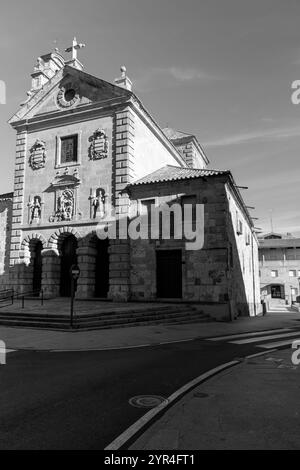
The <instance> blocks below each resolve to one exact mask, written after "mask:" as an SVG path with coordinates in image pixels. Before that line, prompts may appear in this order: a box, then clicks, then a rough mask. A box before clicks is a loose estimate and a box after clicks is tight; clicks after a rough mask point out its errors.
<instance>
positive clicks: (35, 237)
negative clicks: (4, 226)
mask: <svg viewBox="0 0 300 470" xmlns="http://www.w3.org/2000/svg"><path fill="white" fill-rule="evenodd" d="M32 242H41V243H42V245H43V248H46V246H47V241H46V239H45V238H44V237H43V235H41V234H39V233H30V234H29V235H27V236H26V237H25V238H24V240H23V241H22V243H21V258H23V260H24V262H25V264H26V265H27V266H28V265H29V264H30V258H31V254H30V244H31V243H32Z"/></svg>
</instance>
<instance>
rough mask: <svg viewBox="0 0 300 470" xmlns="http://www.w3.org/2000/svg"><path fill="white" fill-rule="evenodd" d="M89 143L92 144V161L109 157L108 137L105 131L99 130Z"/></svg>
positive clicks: (90, 151)
mask: <svg viewBox="0 0 300 470" xmlns="http://www.w3.org/2000/svg"><path fill="white" fill-rule="evenodd" d="M89 142H91V145H90V147H89V156H90V160H101V159H102V158H107V157H108V151H109V142H108V136H107V134H106V133H105V131H104V130H103V129H97V130H96V131H95V132H94V134H93V135H92V136H91V137H90V138H89Z"/></svg>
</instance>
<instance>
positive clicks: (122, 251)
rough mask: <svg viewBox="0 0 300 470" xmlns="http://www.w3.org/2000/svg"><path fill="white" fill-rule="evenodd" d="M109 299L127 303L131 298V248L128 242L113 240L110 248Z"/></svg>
mask: <svg viewBox="0 0 300 470" xmlns="http://www.w3.org/2000/svg"><path fill="white" fill-rule="evenodd" d="M109 255H110V256H109V260H110V263H109V292H108V298H109V299H111V300H115V301H116V302H127V301H128V300H129V298H130V246H129V241H128V240H111V241H110V246H109Z"/></svg>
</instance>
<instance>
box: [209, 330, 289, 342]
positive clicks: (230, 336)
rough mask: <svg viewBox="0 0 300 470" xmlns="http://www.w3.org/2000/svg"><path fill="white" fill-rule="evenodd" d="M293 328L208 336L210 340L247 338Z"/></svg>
mask: <svg viewBox="0 0 300 470" xmlns="http://www.w3.org/2000/svg"><path fill="white" fill-rule="evenodd" d="M291 330H292V328H280V329H277V330H264V331H254V332H251V333H250V332H249V333H241V334H238V335H228V336H216V337H215V338H207V340H208V341H223V340H224V339H234V338H245V337H247V336H256V335H263V334H265V333H279V332H281V331H291Z"/></svg>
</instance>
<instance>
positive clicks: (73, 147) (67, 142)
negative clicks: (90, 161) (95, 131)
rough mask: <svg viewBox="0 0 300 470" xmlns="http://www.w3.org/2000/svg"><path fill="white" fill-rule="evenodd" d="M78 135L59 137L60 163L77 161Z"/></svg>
mask: <svg viewBox="0 0 300 470" xmlns="http://www.w3.org/2000/svg"><path fill="white" fill-rule="evenodd" d="M77 150H78V136H77V135H71V136H68V137H62V138H61V148H60V163H72V162H77V160H78V155H77Z"/></svg>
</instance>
